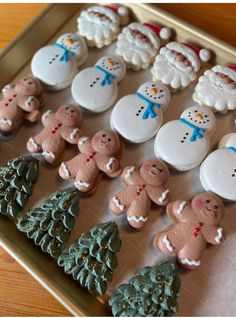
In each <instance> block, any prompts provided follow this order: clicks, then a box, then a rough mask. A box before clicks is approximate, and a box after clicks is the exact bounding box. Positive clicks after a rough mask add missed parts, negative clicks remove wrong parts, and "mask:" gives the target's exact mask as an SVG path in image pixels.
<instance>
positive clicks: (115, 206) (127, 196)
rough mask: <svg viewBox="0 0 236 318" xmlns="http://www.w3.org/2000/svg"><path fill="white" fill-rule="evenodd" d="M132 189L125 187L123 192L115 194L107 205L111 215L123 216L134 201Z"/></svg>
mask: <svg viewBox="0 0 236 318" xmlns="http://www.w3.org/2000/svg"><path fill="white" fill-rule="evenodd" d="M134 191H135V190H134V189H133V187H127V188H125V189H124V190H123V191H121V192H119V193H118V194H115V195H114V196H113V197H112V199H111V200H110V203H109V209H110V211H111V213H113V214H115V215H121V214H124V213H125V212H126V211H127V209H128V208H129V207H130V204H131V203H132V201H133V200H134V199H135V196H134Z"/></svg>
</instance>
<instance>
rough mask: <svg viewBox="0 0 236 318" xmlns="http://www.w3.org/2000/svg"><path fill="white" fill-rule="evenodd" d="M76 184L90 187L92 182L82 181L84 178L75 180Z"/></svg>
mask: <svg viewBox="0 0 236 318" xmlns="http://www.w3.org/2000/svg"><path fill="white" fill-rule="evenodd" d="M74 185H75V186H76V187H77V186H82V187H85V188H89V187H90V183H88V182H85V181H82V180H77V181H75V182H74Z"/></svg>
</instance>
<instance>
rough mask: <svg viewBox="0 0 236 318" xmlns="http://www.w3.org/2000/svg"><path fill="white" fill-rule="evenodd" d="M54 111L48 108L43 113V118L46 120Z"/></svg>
mask: <svg viewBox="0 0 236 318" xmlns="http://www.w3.org/2000/svg"><path fill="white" fill-rule="evenodd" d="M51 112H52V110H51V109H49V110H47V111H46V112H45V113H44V114H43V115H42V119H43V120H45V119H47V118H48V116H49V114H50V113H51Z"/></svg>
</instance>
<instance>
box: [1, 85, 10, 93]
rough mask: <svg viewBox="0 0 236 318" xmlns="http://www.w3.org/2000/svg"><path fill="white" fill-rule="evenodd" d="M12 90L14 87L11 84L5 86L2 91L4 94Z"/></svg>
mask: <svg viewBox="0 0 236 318" xmlns="http://www.w3.org/2000/svg"><path fill="white" fill-rule="evenodd" d="M10 88H12V85H11V84H8V85H5V86H4V87H3V89H2V92H3V93H4V92H6V91H8V90H9V89H10Z"/></svg>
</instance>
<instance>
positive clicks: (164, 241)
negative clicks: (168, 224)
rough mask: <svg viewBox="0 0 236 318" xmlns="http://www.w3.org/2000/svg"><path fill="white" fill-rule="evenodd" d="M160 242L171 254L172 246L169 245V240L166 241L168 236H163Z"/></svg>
mask: <svg viewBox="0 0 236 318" xmlns="http://www.w3.org/2000/svg"><path fill="white" fill-rule="evenodd" d="M162 242H163V243H164V244H165V246H166V247H167V249H168V250H169V251H170V252H173V250H174V248H173V246H172V245H171V243H170V241H169V239H168V236H167V235H165V236H164V237H163V239H162Z"/></svg>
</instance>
